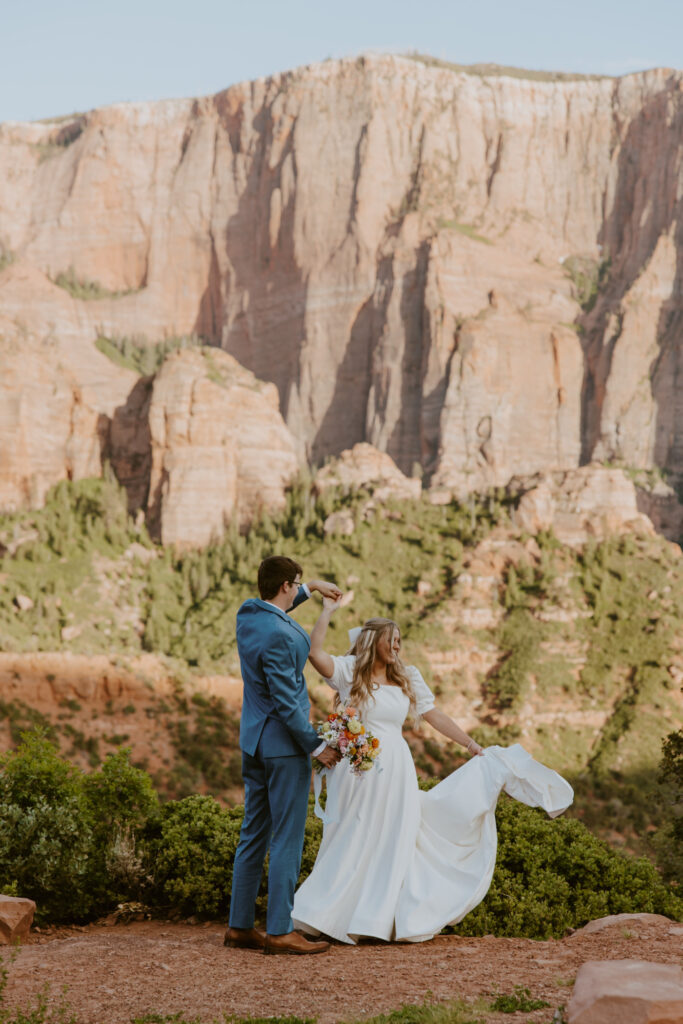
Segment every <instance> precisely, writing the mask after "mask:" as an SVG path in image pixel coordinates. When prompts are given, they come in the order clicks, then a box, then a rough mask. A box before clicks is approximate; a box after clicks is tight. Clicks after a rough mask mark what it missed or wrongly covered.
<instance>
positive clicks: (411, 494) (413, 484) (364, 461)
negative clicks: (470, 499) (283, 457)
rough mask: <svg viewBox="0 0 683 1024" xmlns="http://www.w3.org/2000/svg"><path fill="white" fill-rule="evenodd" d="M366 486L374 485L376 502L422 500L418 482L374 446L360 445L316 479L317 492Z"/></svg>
mask: <svg viewBox="0 0 683 1024" xmlns="http://www.w3.org/2000/svg"><path fill="white" fill-rule="evenodd" d="M367 484H372V485H373V496H374V498H375V499H376V500H377V501H386V499H387V498H389V497H392V498H419V497H420V494H421V492H422V484H421V483H420V481H419V480H417V479H416V478H414V477H407V476H404V474H403V473H402V472H401V471H400V469H399V468H398V466H397V465H396V463H395V462H394V460H393V459H392V458H391V456H389V455H387V454H386V453H384V452H381V451H379V450H378V449H377V448H374V447H373V446H372V445H371V444H363V443H360V444H356V445H354V446H353V448H351V449H348V450H347V451H343V452H342V453H341V455H340V456H339V458H338V459H335V460H334V461H333V462H331V463H329V464H328V465H327V466H323V468H322V469H320V470H318V472H317V473H316V476H315V488H316V490H318V491H324V490H326V489H327V488H328V487H334V486H337V487H342V488H344V489H347V490H353V489H356V488H359V487H363V486H364V485H367Z"/></svg>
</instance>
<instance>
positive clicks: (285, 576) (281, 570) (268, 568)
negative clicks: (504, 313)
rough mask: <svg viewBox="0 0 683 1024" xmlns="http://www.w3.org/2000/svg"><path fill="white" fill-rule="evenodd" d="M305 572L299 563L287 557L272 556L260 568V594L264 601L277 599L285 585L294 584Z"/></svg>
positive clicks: (265, 559)
mask: <svg viewBox="0 0 683 1024" xmlns="http://www.w3.org/2000/svg"><path fill="white" fill-rule="evenodd" d="M302 572H303V569H302V568H301V566H300V565H299V563H298V562H295V561H294V559H293V558H287V556H286V555H270V557H269V558H264V559H263V561H262V562H261V564H260V565H259V567H258V592H259V594H260V595H261V599H262V600H263V601H270V599H271V598H272V597H275V595H276V594H277V592H278V590H279V589H280V587H281V586H282V584H283V583H293V582H294V580H295V579H296V578H297V576H298V575H299V574H300V573H302Z"/></svg>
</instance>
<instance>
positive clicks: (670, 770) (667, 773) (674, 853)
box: [654, 729, 683, 885]
mask: <svg viewBox="0 0 683 1024" xmlns="http://www.w3.org/2000/svg"><path fill="white" fill-rule="evenodd" d="M659 784H660V786H661V787H662V790H663V794H664V803H665V807H666V811H665V814H666V818H665V821H666V824H665V825H664V826H663V827H662V828H661V829H660V830H659V832H658V833H657V834H656V835H655V837H654V843H655V847H656V849H657V852H658V855H659V856H658V859H659V861H660V863H661V864H662V867H663V870H664V872H665V874H666V876H667V877H668V878H670V879H672V880H673V881H674V882H676V883H677V884H678V885H683V729H679V730H678V732H672V733H669V735H668V736H667V737H666V739H665V740H664V743H663V745H662V760H661V761H660V765H659Z"/></svg>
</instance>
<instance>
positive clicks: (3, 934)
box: [0, 895, 36, 945]
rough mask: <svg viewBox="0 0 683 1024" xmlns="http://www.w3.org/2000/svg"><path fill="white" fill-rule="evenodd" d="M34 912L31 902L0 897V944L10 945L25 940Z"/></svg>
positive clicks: (17, 897) (10, 897) (33, 904)
mask: <svg viewBox="0 0 683 1024" xmlns="http://www.w3.org/2000/svg"><path fill="white" fill-rule="evenodd" d="M35 912H36V905H35V903H34V902H33V900H28V899H24V898H22V897H19V896H1V895H0V943H4V944H5V945H10V944H11V943H13V942H23V941H24V939H27V938H28V934H29V931H30V930H31V925H32V923H33V915H34V914H35Z"/></svg>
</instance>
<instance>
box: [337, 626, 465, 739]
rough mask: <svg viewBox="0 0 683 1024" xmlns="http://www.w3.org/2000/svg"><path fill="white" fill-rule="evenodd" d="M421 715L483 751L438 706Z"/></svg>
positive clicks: (440, 729)
mask: <svg viewBox="0 0 683 1024" xmlns="http://www.w3.org/2000/svg"><path fill="white" fill-rule="evenodd" d="M318 622H320V619H318ZM422 717H423V718H424V720H425V722H429V724H430V725H431V726H433V727H434V728H435V729H436V731H437V732H440V733H441V734H442V735H443V736H447V737H448V739H449V740H455V742H456V743H460V745H461V746H463V747H465V748H466V750H467V751H468V752H469V753H470V754H483V753H484V748H483V747H480V746H479V744H478V743H477V742H476V741H475V740H473V739H472V737H471V736H468V735H467V733H466V732H465V730H464V729H461V728H460V726H459V725H458V724H457V722H454V721H453V719H452V718H451V717H450V715H447V714H445V712H443V711H439V709H438V708H432V710H431V711H425V713H424V714H423V716H422Z"/></svg>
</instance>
